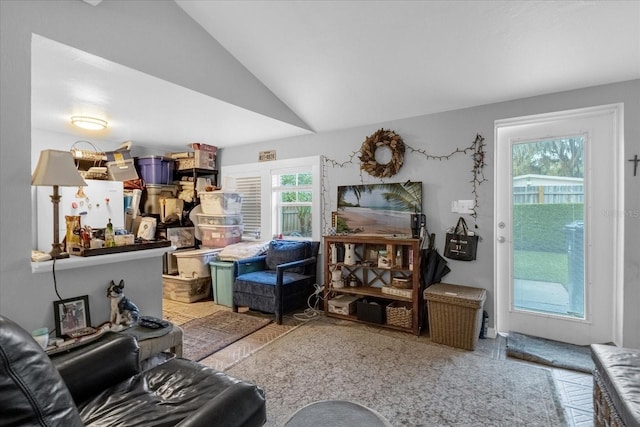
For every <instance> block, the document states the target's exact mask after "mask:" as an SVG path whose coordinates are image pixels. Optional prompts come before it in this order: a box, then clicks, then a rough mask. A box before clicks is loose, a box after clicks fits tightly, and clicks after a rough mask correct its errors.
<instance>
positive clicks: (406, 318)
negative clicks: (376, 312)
mask: <svg viewBox="0 0 640 427" xmlns="http://www.w3.org/2000/svg"><path fill="white" fill-rule="evenodd" d="M387 324H388V325H394V326H400V327H403V328H410V327H411V326H413V309H412V308H411V305H410V304H403V303H401V302H398V301H394V302H392V303H391V304H389V305H388V306H387Z"/></svg>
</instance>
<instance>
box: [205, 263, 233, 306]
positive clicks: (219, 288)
mask: <svg viewBox="0 0 640 427" xmlns="http://www.w3.org/2000/svg"><path fill="white" fill-rule="evenodd" d="M209 266H210V267H211V288H212V289H213V299H214V300H215V302H216V304H220V305H224V306H226V307H232V306H233V263H232V262H225V261H214V262H210V263H209Z"/></svg>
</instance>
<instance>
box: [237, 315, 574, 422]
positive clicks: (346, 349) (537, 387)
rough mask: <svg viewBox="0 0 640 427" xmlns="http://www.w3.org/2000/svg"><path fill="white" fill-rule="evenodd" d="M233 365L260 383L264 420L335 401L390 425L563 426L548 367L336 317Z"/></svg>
mask: <svg viewBox="0 0 640 427" xmlns="http://www.w3.org/2000/svg"><path fill="white" fill-rule="evenodd" d="M331 320H334V322H331ZM227 372H228V373H229V374H231V375H233V376H236V377H238V378H242V379H246V380H250V381H253V382H254V383H256V384H258V385H260V386H261V387H263V388H264V390H265V392H266V397H267V398H266V402H267V424H266V425H267V426H283V425H284V424H285V422H286V421H287V420H288V419H289V418H290V417H291V416H292V415H293V414H294V413H295V412H296V411H297V410H299V409H300V408H302V407H304V406H306V405H308V404H310V403H313V402H317V401H321V400H329V399H334V400H347V401H351V402H356V403H359V404H361V405H364V406H366V407H368V408H371V409H373V410H374V411H377V412H378V413H379V414H380V415H382V416H383V417H384V418H385V419H387V420H388V421H389V422H390V423H391V424H392V425H393V426H476V425H482V426H553V427H557V426H563V425H566V422H565V419H564V413H563V410H562V407H561V404H560V401H559V398H558V394H557V391H556V389H555V385H554V381H553V377H552V374H551V371H550V370H549V369H547V368H542V367H535V366H531V365H527V364H524V363H521V362H519V361H513V360H496V359H493V358H490V357H487V356H484V355H481V354H478V353H476V352H470V351H465V350H458V349H454V348H451V347H445V346H441V345H437V344H433V343H431V342H430V341H429V340H428V339H426V338H425V337H415V336H413V335H410V334H406V333H402V332H397V331H389V330H384V329H380V328H374V327H368V326H366V325H362V324H358V323H354V322H346V321H342V322H340V321H337V322H336V321H335V319H325V318H320V319H318V320H313V321H310V322H309V323H307V324H305V325H302V326H300V327H299V328H297V329H295V330H293V331H292V332H290V333H289V334H287V335H285V336H284V337H282V338H280V339H278V340H275V341H274V342H272V343H271V344H269V345H267V346H265V347H264V348H263V349H261V350H259V351H257V352H256V353H254V354H253V355H251V356H250V357H248V358H246V359H244V360H242V361H241V362H239V363H238V364H236V365H234V366H232V367H231V368H229V369H227Z"/></svg>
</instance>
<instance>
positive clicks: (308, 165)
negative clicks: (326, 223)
mask: <svg viewBox="0 0 640 427" xmlns="http://www.w3.org/2000/svg"><path fill="white" fill-rule="evenodd" d="M287 173H311V179H312V184H311V185H310V190H311V198H312V199H311V200H312V202H311V237H303V238H301V239H303V240H315V241H319V240H320V238H321V235H322V224H321V207H322V198H321V193H320V187H321V179H322V177H321V158H320V156H311V157H300V158H295V159H285V160H273V161H269V162H258V163H245V164H238V165H229V166H222V167H221V168H220V175H221V177H222V178H221V182H222V187H223V189H224V190H225V191H232V190H230V188H232V187H233V186H234V185H235V184H234V179H235V178H240V177H244V178H247V177H260V182H261V197H260V212H261V214H260V218H261V221H260V222H261V227H263V228H264V227H267V226H268V227H269V229H268V230H267V229H261V230H260V231H261V239H262V240H268V239H270V238H272V237H273V236H277V235H278V234H279V233H278V232H277V230H278V228H277V227H276V225H277V221H278V216H277V213H278V211H277V206H276V203H275V195H274V191H273V188H274V187H273V179H274V178H273V177H274V176H275V175H283V174H287ZM292 188H295V189H296V190H295V191H300V190H299V188H300V187H297V186H296V187H292ZM253 231H254V230H245V234H247V235H252V234H253ZM287 238H289V237H287Z"/></svg>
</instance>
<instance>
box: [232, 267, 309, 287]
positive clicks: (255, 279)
mask: <svg viewBox="0 0 640 427" xmlns="http://www.w3.org/2000/svg"><path fill="white" fill-rule="evenodd" d="M309 277H310V276H305V275H304V274H298V273H290V272H285V273H284V274H283V275H282V284H283V285H285V286H286V285H288V284H290V283H292V282H297V281H299V280H302V279H307V278H309ZM237 282H248V283H260V284H261V285H269V286H275V285H276V272H275V270H264V271H254V272H252V273H246V274H242V275H240V276H238V277H236V283H237Z"/></svg>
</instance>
